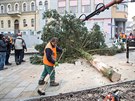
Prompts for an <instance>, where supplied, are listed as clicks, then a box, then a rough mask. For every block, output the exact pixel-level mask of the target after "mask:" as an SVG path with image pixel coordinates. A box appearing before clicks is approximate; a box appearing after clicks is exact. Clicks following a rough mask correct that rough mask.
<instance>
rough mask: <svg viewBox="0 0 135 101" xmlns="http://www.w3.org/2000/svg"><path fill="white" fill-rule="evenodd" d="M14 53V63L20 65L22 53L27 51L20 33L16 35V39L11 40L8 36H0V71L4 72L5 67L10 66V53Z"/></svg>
mask: <svg viewBox="0 0 135 101" xmlns="http://www.w3.org/2000/svg"><path fill="white" fill-rule="evenodd" d="M13 50H14V53H15V63H16V65H20V64H21V63H22V62H25V61H24V60H23V58H24V51H25V50H26V51H27V48H26V43H25V41H24V40H23V38H22V33H18V34H17V37H16V38H15V39H13V38H12V37H11V36H9V35H3V34H0V70H4V69H7V68H4V66H5V65H12V63H10V62H9V58H10V54H11V51H13Z"/></svg>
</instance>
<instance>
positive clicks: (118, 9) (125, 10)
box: [116, 4, 128, 12]
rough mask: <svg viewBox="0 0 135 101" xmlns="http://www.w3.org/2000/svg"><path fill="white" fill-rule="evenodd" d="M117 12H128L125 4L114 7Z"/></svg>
mask: <svg viewBox="0 0 135 101" xmlns="http://www.w3.org/2000/svg"><path fill="white" fill-rule="evenodd" d="M116 9H117V11H122V12H128V7H127V5H125V4H119V5H117V6H116Z"/></svg>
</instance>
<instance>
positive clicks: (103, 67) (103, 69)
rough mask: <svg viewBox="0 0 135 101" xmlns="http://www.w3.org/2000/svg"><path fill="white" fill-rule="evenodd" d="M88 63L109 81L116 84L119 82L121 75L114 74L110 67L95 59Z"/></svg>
mask: <svg viewBox="0 0 135 101" xmlns="http://www.w3.org/2000/svg"><path fill="white" fill-rule="evenodd" d="M89 62H90V63H91V64H92V66H93V67H95V68H96V69H97V70H98V71H99V72H101V73H102V74H103V75H104V76H105V77H107V78H108V79H109V80H110V81H112V82H116V81H119V80H120V78H121V75H120V74H119V73H116V72H115V71H114V70H113V69H112V68H111V67H110V66H107V65H106V64H104V63H102V62H99V61H98V60H96V59H93V60H92V61H89Z"/></svg>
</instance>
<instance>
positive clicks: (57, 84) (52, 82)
mask: <svg viewBox="0 0 135 101" xmlns="http://www.w3.org/2000/svg"><path fill="white" fill-rule="evenodd" d="M50 86H59V83H57V82H55V81H51V82H50Z"/></svg>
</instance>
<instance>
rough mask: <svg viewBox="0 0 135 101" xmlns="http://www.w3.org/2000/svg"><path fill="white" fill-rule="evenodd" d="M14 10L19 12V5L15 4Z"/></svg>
mask: <svg viewBox="0 0 135 101" xmlns="http://www.w3.org/2000/svg"><path fill="white" fill-rule="evenodd" d="M14 10H15V11H19V4H18V3H16V4H15V7H14Z"/></svg>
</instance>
